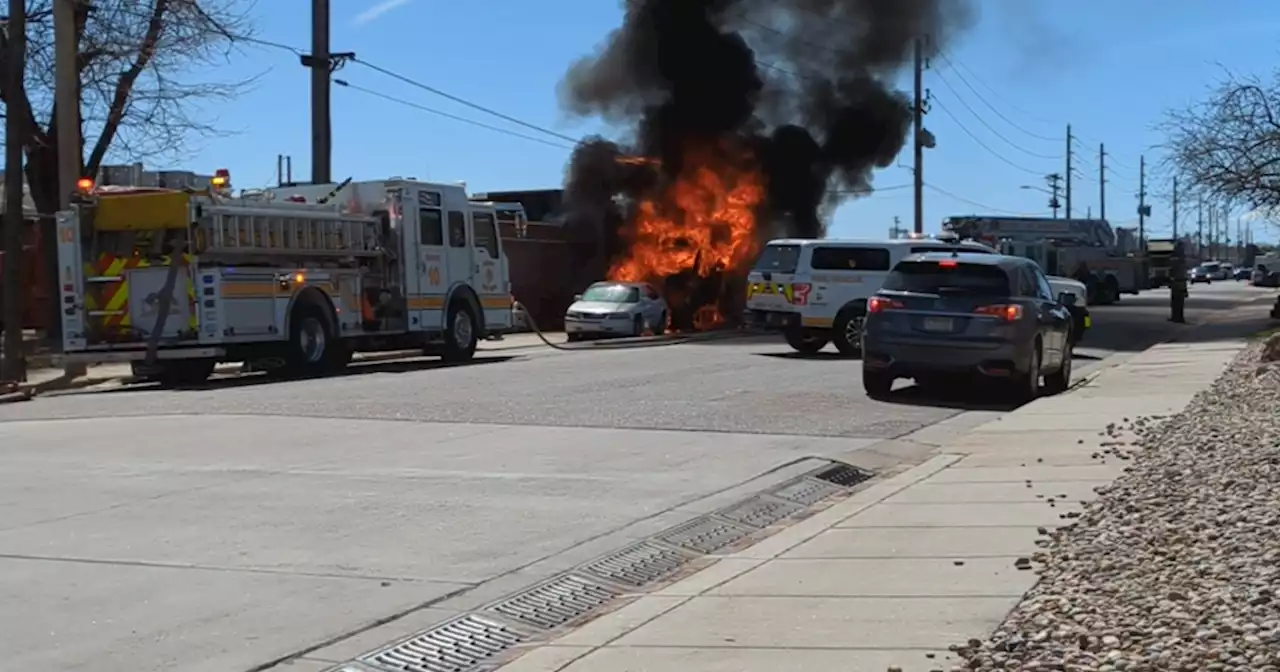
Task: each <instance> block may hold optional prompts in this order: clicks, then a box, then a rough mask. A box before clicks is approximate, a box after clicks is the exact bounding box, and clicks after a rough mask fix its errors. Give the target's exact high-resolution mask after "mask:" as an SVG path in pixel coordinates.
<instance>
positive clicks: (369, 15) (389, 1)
mask: <svg viewBox="0 0 1280 672" xmlns="http://www.w3.org/2000/svg"><path fill="white" fill-rule="evenodd" d="M411 1H412V0H382V2H379V3H377V4H375V5H374V6H372V7H370V8H369V9H366V10H364V11H363V12H360V13H359V14H357V15H356V18H355V19H354V20H353V21H352V23H354V24H356V25H357V26H362V25H364V24H366V23H369V22H370V21H373V20H374V19H377V18H378V17H380V16H382V15H383V14H386V13H387V12H389V11H391V10H393V9H396V8H397V7H403V6H405V5H407V4H409V3H410V2H411Z"/></svg>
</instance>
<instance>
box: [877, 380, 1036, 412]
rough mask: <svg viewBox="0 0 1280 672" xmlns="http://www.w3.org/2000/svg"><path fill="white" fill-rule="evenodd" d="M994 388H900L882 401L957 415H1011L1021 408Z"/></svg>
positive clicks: (983, 386) (913, 386)
mask: <svg viewBox="0 0 1280 672" xmlns="http://www.w3.org/2000/svg"><path fill="white" fill-rule="evenodd" d="M1001 392H1002V391H1001V390H1000V389H998V388H997V387H996V386H995V385H990V386H988V385H983V384H980V383H979V384H976V385H974V386H972V387H970V386H964V387H963V388H961V387H957V388H955V389H952V390H946V391H934V390H927V389H925V388H923V387H920V386H919V385H915V384H912V385H909V386H907V387H900V388H897V389H895V390H894V391H893V392H891V393H889V396H888V397H885V398H884V399H881V400H880V401H882V402H884V403H886V404H898V405H903V406H928V407H930V408H949V409H952V410H957V411H998V412H1008V411H1012V410H1014V409H1016V408H1018V407H1019V406H1021V405H1022V404H1021V403H1019V402H1014V401H1010V400H1009V398H1008V395H1005V394H1002V393H1001Z"/></svg>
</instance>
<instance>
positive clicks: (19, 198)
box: [0, 0, 29, 382]
mask: <svg viewBox="0 0 1280 672" xmlns="http://www.w3.org/2000/svg"><path fill="white" fill-rule="evenodd" d="M26 4H27V3H26V2H25V0H9V25H8V33H9V35H8V38H9V53H8V54H7V56H8V61H9V71H8V72H6V73H4V76H5V77H7V78H8V81H7V82H5V88H6V89H7V90H8V91H9V96H10V97H9V100H17V99H19V98H21V97H22V96H23V94H22V93H21V92H22V90H23V88H24V87H23V79H24V75H25V73H26V66H27V7H26ZM28 131H29V129H28V128H27V126H26V124H25V120H24V119H23V118H22V116H21V115H18V114H12V113H10V114H7V115H5V123H4V132H5V136H4V140H5V147H4V278H3V280H0V282H3V283H4V297H3V300H2V301H0V305H2V306H4V314H3V315H0V323H3V324H4V325H5V326H4V359H3V368H0V382H3V381H8V382H22V381H25V380H26V378H27V372H26V356H25V353H24V352H23V347H22V301H23V294H24V292H23V287H22V272H21V265H22V263H23V262H24V261H26V260H25V259H24V255H23V254H22V238H23V235H22V233H23V228H25V226H26V225H25V223H24V222H23V207H22V206H23V200H24V199H23V183H24V181H25V180H24V179H23V170H22V159H23V150H25V149H26V138H27V132H28Z"/></svg>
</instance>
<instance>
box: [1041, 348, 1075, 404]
mask: <svg viewBox="0 0 1280 672" xmlns="http://www.w3.org/2000/svg"><path fill="white" fill-rule="evenodd" d="M1072 350H1073V348H1072V346H1071V344H1070V343H1068V344H1067V347H1066V348H1065V349H1064V351H1063V353H1062V366H1059V367H1058V370H1057V371H1054V372H1053V373H1050V374H1049V375H1047V376H1045V377H1044V389H1045V391H1046V392H1048V393H1049V394H1061V393H1063V392H1066V391H1067V388H1069V387H1071V356H1072Z"/></svg>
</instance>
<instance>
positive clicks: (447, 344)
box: [443, 300, 479, 362]
mask: <svg viewBox="0 0 1280 672" xmlns="http://www.w3.org/2000/svg"><path fill="white" fill-rule="evenodd" d="M478 344H479V341H477V340H476V316H475V313H473V312H472V310H471V306H469V305H467V302H466V301H463V300H457V301H454V302H453V303H451V304H449V314H448V316H447V317H446V318H445V333H444V354H443V359H444V361H446V362H466V361H470V360H471V358H472V357H475V355H476V346H477V345H478Z"/></svg>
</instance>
